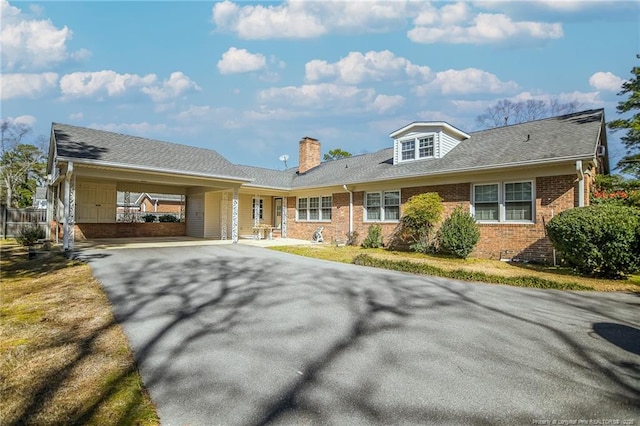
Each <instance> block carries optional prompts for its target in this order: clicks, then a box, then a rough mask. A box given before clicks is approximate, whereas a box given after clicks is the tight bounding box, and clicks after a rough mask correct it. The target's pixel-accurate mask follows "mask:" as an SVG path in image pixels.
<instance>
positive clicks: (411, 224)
mask: <svg viewBox="0 0 640 426" xmlns="http://www.w3.org/2000/svg"><path fill="white" fill-rule="evenodd" d="M443 211H444V206H443V205H442V198H441V197H440V195H438V194H437V193H435V192H427V193H424V194H420V195H414V196H413V197H411V198H409V200H408V201H407V203H406V204H405V206H404V213H403V216H402V219H401V226H402V231H401V233H402V234H403V239H405V240H409V241H411V242H412V243H411V244H410V248H411V250H413V251H417V252H421V253H428V252H430V251H434V246H435V243H436V241H435V239H434V236H433V229H434V228H435V226H436V225H437V224H438V222H440V220H441V219H442V212H443Z"/></svg>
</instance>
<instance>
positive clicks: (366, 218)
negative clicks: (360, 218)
mask: <svg viewBox="0 0 640 426" xmlns="http://www.w3.org/2000/svg"><path fill="white" fill-rule="evenodd" d="M390 192H395V193H397V194H398V204H397V207H398V218H397V219H387V218H386V208H387V207H396V205H395V204H394V205H386V203H385V194H386V193H390ZM369 194H377V195H378V196H379V197H380V206H376V207H377V208H378V212H379V214H380V218H379V219H370V218H369V204H368V195H369ZM401 206H402V191H401V190H400V189H391V190H388V191H369V192H365V194H364V199H363V208H364V222H393V223H397V222H399V221H400V208H401ZM372 208H373V207H372Z"/></svg>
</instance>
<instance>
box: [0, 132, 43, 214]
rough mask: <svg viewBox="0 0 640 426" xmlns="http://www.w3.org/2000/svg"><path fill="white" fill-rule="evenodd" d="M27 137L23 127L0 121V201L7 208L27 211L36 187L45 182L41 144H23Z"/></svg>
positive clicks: (39, 140)
mask: <svg viewBox="0 0 640 426" xmlns="http://www.w3.org/2000/svg"><path fill="white" fill-rule="evenodd" d="M30 134H31V127H29V126H27V125H26V124H22V123H15V122H13V121H10V120H7V119H3V120H2V121H0V177H1V178H2V181H1V187H0V190H1V192H0V198H1V202H2V203H3V204H6V205H8V206H10V207H30V206H31V205H32V201H33V194H34V193H35V190H36V186H37V185H38V184H41V183H42V182H43V181H44V174H45V168H46V166H45V163H44V154H43V151H42V145H43V140H42V138H38V139H37V143H38V145H34V144H30V143H26V142H25V139H26V138H27V137H28V136H29V135H30Z"/></svg>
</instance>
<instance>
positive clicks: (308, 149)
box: [298, 136, 320, 174]
mask: <svg viewBox="0 0 640 426" xmlns="http://www.w3.org/2000/svg"><path fill="white" fill-rule="evenodd" d="M319 165H320V142H319V141H318V140H317V139H314V138H310V137H308V136H305V137H304V138H302V140H300V165H299V166H298V173H300V174H302V173H306V172H307V170H310V169H313V168H314V167H316V166H319Z"/></svg>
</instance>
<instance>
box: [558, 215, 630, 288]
mask: <svg viewBox="0 0 640 426" xmlns="http://www.w3.org/2000/svg"><path fill="white" fill-rule="evenodd" d="M547 234H548V236H549V240H550V241H551V243H552V244H553V247H554V248H555V249H556V250H558V251H559V252H560V253H561V255H562V257H563V258H564V259H565V260H566V261H567V262H568V263H569V264H570V265H571V266H573V267H575V268H576V269H577V270H578V271H580V272H582V273H585V274H594V275H602V276H606V277H614V278H615V277H621V276H624V275H626V274H629V273H633V272H635V271H637V270H638V269H639V268H640V210H639V209H636V208H634V207H629V206H621V205H616V204H603V205H594V206H588V207H580V208H575V209H570V210H565V211H563V212H562V213H560V214H559V215H557V216H556V217H554V218H553V219H551V220H550V221H549V223H548V224H547Z"/></svg>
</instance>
